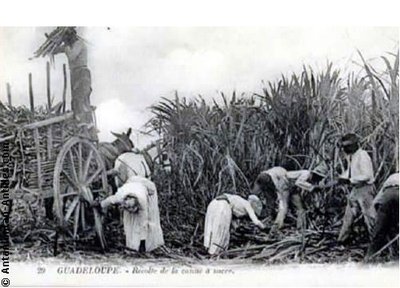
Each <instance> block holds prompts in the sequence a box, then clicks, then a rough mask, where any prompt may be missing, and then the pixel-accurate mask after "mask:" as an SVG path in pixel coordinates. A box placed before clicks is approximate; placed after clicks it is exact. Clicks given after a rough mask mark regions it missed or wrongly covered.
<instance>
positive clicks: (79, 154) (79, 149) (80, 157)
mask: <svg viewBox="0 0 400 288" xmlns="http://www.w3.org/2000/svg"><path fill="white" fill-rule="evenodd" d="M82 161H83V159H82V143H78V176H79V180H80V181H82V179H83V178H82V176H83V173H82V172H83V171H82Z"/></svg>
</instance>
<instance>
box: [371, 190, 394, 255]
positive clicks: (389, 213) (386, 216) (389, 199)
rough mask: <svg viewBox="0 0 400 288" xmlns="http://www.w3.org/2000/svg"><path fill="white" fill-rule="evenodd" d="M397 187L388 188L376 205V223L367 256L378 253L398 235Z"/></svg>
mask: <svg viewBox="0 0 400 288" xmlns="http://www.w3.org/2000/svg"><path fill="white" fill-rule="evenodd" d="M398 189H399V188H398V187H389V188H387V189H386V190H385V191H384V194H383V195H384V196H383V197H382V200H381V201H380V203H379V204H377V205H376V207H375V209H376V213H377V214H376V222H375V227H374V230H373V233H372V241H371V244H370V246H369V248H368V256H372V255H373V254H375V253H376V252H377V251H379V250H380V249H381V248H382V247H383V246H384V245H385V244H386V243H387V241H388V238H389V239H392V238H393V237H395V236H396V235H397V234H399V191H398Z"/></svg>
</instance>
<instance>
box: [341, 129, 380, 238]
mask: <svg viewBox="0 0 400 288" xmlns="http://www.w3.org/2000/svg"><path fill="white" fill-rule="evenodd" d="M341 140H342V141H341V142H342V144H341V146H342V149H343V151H344V152H345V155H346V161H347V167H348V168H347V170H346V171H344V173H342V175H340V176H339V181H340V182H342V183H347V184H349V185H350V186H351V192H350V195H349V196H348V198H347V206H346V211H345V214H344V217H343V225H342V228H341V230H340V233H339V238H338V240H339V241H345V240H346V239H347V238H348V236H349V234H350V228H351V225H352V224H353V220H354V218H355V216H356V215H357V213H358V211H359V210H361V212H362V214H363V216H364V221H365V224H366V225H367V228H368V232H369V233H370V235H371V233H372V228H373V222H374V218H375V209H374V207H373V205H372V201H373V199H374V186H373V183H374V171H373V167H372V161H371V158H370V157H369V155H368V153H367V152H366V151H365V150H363V149H362V148H360V146H359V141H358V137H357V136H356V135H355V134H353V133H349V134H346V135H344V136H343V137H342V139H341Z"/></svg>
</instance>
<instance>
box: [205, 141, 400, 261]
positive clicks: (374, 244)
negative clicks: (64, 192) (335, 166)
mask: <svg viewBox="0 0 400 288" xmlns="http://www.w3.org/2000/svg"><path fill="white" fill-rule="evenodd" d="M340 143H341V145H340V146H341V148H342V150H343V152H344V153H345V158H346V162H347V169H346V170H345V171H344V172H343V173H341V174H340V175H338V177H337V181H334V182H332V183H330V184H327V185H326V184H325V181H324V179H326V178H327V176H328V174H329V170H328V166H327V165H326V164H325V163H320V164H319V165H317V166H316V167H315V168H314V169H313V170H297V171H287V170H286V169H284V168H283V167H272V168H270V169H268V170H265V171H262V172H261V173H260V174H259V175H258V177H257V179H256V180H255V183H254V186H253V191H252V193H253V194H251V195H250V196H249V198H248V200H245V199H243V198H241V197H240V196H237V195H230V194H224V195H223V196H218V197H217V198H216V199H214V200H213V201H212V202H211V203H210V204H209V206H208V209H207V214H206V221H205V234H204V246H205V247H206V248H207V250H208V253H209V254H217V253H220V252H221V251H223V250H225V249H227V248H228V245H229V226H230V224H231V221H232V217H236V218H237V217H243V216H245V215H248V216H249V217H250V219H251V220H252V222H253V223H254V224H255V225H257V226H258V227H260V228H264V224H263V222H261V221H260V220H259V219H258V217H257V216H260V214H261V210H262V208H261V207H262V202H261V200H260V198H259V196H260V197H263V198H266V199H267V201H268V199H271V198H272V197H269V196H271V194H276V196H277V199H278V213H277V216H276V219H275V223H274V227H273V228H274V229H271V230H272V231H275V229H281V228H282V227H283V225H284V220H285V217H286V214H287V212H288V208H289V203H292V204H293V206H294V207H295V208H296V214H297V227H298V228H299V229H302V228H305V227H306V217H305V215H306V210H305V205H304V203H303V200H302V196H301V195H302V193H301V191H302V190H303V191H309V192H310V193H312V192H313V191H316V190H323V189H324V188H327V187H331V186H332V185H343V184H345V185H349V186H350V193H349V195H348V197H347V206H346V210H345V213H344V217H343V223H342V227H341V229H340V232H339V235H338V242H341V243H343V242H345V241H346V240H347V239H348V238H349V235H350V232H351V226H352V224H353V221H354V219H355V217H356V216H357V215H358V213H359V211H361V213H362V215H363V218H364V222H365V224H366V226H367V229H368V233H369V235H370V240H371V244H370V246H369V249H368V251H367V258H368V257H370V256H373V255H374V254H375V253H376V252H378V251H379V250H380V249H381V248H382V247H383V246H384V245H385V243H386V241H387V240H388V239H387V237H388V236H389V235H396V234H397V235H398V233H399V225H398V223H399V218H398V217H399V216H398V207H399V206H398V202H399V174H398V173H395V174H392V175H391V176H390V177H389V178H388V179H387V180H386V181H385V182H384V184H383V185H382V188H381V189H380V191H379V193H378V195H376V197H374V195H375V187H374V172H373V166H372V161H371V158H370V156H369V155H368V153H367V152H366V151H365V150H363V149H362V148H361V147H360V144H359V140H358V137H357V136H356V135H355V134H353V133H349V134H346V135H344V136H343V137H342V138H341V141H340ZM397 237H398V236H397Z"/></svg>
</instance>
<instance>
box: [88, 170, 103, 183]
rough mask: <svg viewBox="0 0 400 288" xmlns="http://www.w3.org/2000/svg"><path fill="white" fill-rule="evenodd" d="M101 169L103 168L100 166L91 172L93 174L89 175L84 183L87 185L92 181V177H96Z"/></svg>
mask: <svg viewBox="0 0 400 288" xmlns="http://www.w3.org/2000/svg"><path fill="white" fill-rule="evenodd" d="M102 171H103V169H102V168H101V167H100V168H98V169H97V170H96V172H94V173H93V175H91V176H90V177H89V178H88V179H87V180H86V181H85V183H86V185H89V184H91V183H92V182H93V180H94V179H96V177H97V176H99V175H100V173H101V172H102Z"/></svg>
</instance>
